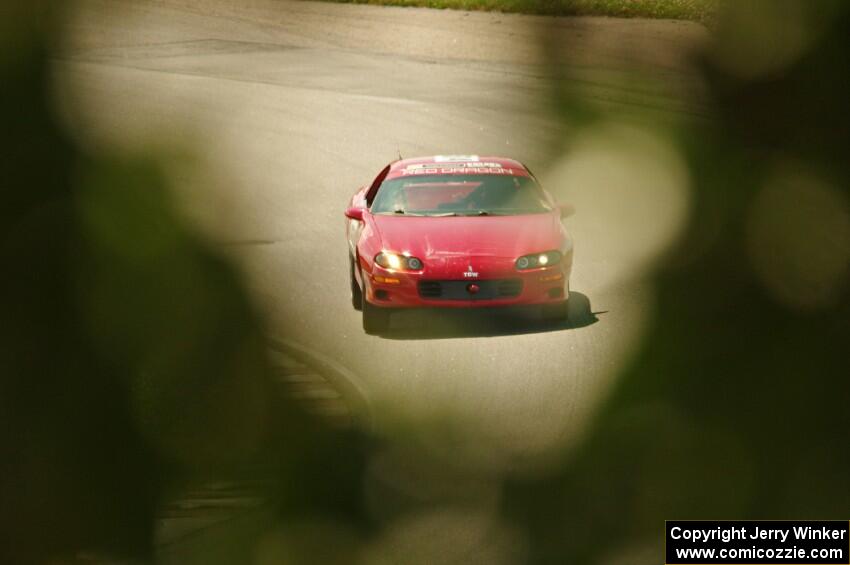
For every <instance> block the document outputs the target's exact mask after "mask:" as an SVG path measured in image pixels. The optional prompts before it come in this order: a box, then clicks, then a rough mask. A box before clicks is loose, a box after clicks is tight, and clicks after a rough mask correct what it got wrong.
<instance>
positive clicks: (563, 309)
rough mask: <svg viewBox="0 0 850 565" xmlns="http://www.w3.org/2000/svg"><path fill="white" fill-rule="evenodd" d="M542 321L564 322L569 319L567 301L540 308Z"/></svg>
mask: <svg viewBox="0 0 850 565" xmlns="http://www.w3.org/2000/svg"><path fill="white" fill-rule="evenodd" d="M541 314H542V317H543V321H544V322H547V323H557V322H566V321H567V320H568V319H569V301H568V300H564V301H563V302H556V303H555V304H544V305H543V306H542V308H541Z"/></svg>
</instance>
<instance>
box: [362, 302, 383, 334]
mask: <svg viewBox="0 0 850 565" xmlns="http://www.w3.org/2000/svg"><path fill="white" fill-rule="evenodd" d="M361 297H362V301H361V308H362V310H363V331H365V332H366V333H367V334H370V335H374V334H379V333H381V332H385V331H387V328H389V327H390V312H389V310H387V309H386V308H381V307H380V306H374V305H373V304H369V302H367V301H366V296H365V294H362V293H361Z"/></svg>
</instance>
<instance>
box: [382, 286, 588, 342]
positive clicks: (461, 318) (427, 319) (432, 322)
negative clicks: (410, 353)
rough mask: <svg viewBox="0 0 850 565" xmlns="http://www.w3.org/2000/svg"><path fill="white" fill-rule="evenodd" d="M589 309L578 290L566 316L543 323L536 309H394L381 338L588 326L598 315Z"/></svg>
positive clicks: (448, 336)
mask: <svg viewBox="0 0 850 565" xmlns="http://www.w3.org/2000/svg"><path fill="white" fill-rule="evenodd" d="M604 313H605V312H593V311H592V310H591V308H590V299H588V297H587V296H586V295H584V294H582V293H580V292H575V291H572V292H570V305H569V319H568V320H564V321H559V322H546V321H544V320H541V319H540V310H539V308H534V307H502V308H470V309H455V308H433V309H414V310H404V311H401V312H396V313H394V314H393V316H392V322H391V325H390V329H389V330H388V331H386V332H384V333H382V334H381V335H380V336H379V337H382V338H384V339H397V340H409V339H451V338H464V337H489V336H500V335H521V334H529V333H543V332H556V331H562V330H571V329H578V328H584V327H587V326H590V325H592V324H595V323H596V322H598V321H599V318H598V317H597V316H598V315H599V314H604Z"/></svg>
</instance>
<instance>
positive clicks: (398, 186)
mask: <svg viewBox="0 0 850 565" xmlns="http://www.w3.org/2000/svg"><path fill="white" fill-rule="evenodd" d="M571 212H572V208H571V206H569V205H558V204H557V203H556V202H555V201H554V199H553V198H552V196H551V195H550V194H549V193H547V192H546V191H545V190H544V189H543V188H542V187H541V186H540V184H539V183H538V182H537V179H536V178H535V177H534V175H532V174H531V172H530V171H529V170H528V169H527V168H526V167H525V166H524V165H523V164H522V163H519V162H518V161H514V160H512V159H503V158H498V157H478V156H460V155H456V156H436V157H422V158H416V159H402V160H399V161H395V162H393V163H390V164H389V165H387V166H386V167H385V168H384V169H383V170H382V171H381V172H380V173H379V174H378V176H377V177H376V178H375V180H374V181H372V183H371V184H369V185H368V186H363V187H361V188H360V189H358V191H357V192H356V193H355V194H354V196H353V197H352V198H351V201H350V202H349V206H348V208H347V209H346V211H345V216H346V218H347V227H346V231H347V236H348V246H349V259H350V274H351V299H352V304H353V306H354V308H356V309H357V310H362V315H363V329H364V330H365V331H366V332H367V333H380V332H381V331H383V330H385V329H387V327H388V326H389V319H390V314H391V312H393V311H395V310H398V309H402V308H423V307H441V308H480V307H495V306H520V305H527V306H530V307H534V308H539V309H540V311H541V314H542V316H543V318H544V319H547V320H563V319H566V317H567V302H568V299H569V288H570V284H569V281H570V270H571V268H572V259H573V244H572V240H571V239H570V237H569V235H568V234H567V232H566V230H565V229H564V227H563V225H562V224H561V218H563V217H565V216H567V215H568V214H570V213H571Z"/></svg>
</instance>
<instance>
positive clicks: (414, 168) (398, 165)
mask: <svg viewBox="0 0 850 565" xmlns="http://www.w3.org/2000/svg"><path fill="white" fill-rule="evenodd" d="M464 173H465V174H494V173H495V174H507V175H513V176H523V177H525V176H530V175H529V171H528V169H526V168H525V165H523V164H522V163H520V162H519V161H516V160H514V159H508V158H505V157H492V156H478V155H432V156H428V157H414V158H411V159H399V160H398V161H395V162H393V163H390V170H389V172H388V174H387V178H390V179H391V178H398V177H402V176H408V175H413V174H428V175H457V174H464Z"/></svg>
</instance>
